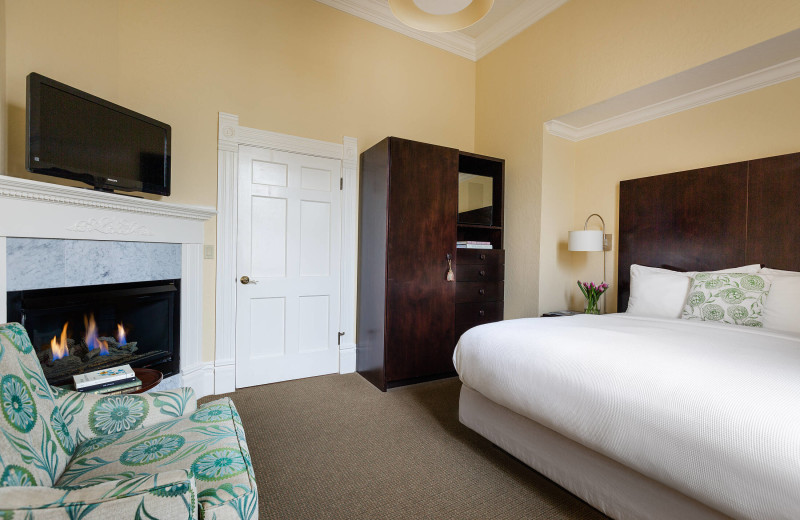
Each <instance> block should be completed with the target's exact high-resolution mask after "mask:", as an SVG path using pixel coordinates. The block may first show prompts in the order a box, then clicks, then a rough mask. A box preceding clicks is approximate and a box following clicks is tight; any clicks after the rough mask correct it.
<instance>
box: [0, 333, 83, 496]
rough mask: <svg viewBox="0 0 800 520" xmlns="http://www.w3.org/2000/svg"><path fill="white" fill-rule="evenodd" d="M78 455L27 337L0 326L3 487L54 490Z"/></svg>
mask: <svg viewBox="0 0 800 520" xmlns="http://www.w3.org/2000/svg"><path fill="white" fill-rule="evenodd" d="M74 450H75V442H74V441H73V439H72V437H71V436H70V435H69V433H68V432H67V430H66V428H64V420H63V418H62V416H61V413H60V410H59V409H58V407H57V406H56V402H55V399H54V398H53V394H52V393H51V392H50V386H49V385H48V384H47V381H46V380H45V377H44V373H43V372H42V367H41V365H40V364H39V360H38V359H37V358H36V353H35V352H34V349H33V345H31V342H30V340H29V339H28V334H27V332H25V329H24V328H23V327H22V326H21V325H20V324H18V323H7V324H4V325H0V486H52V485H53V483H54V482H55V481H56V480H57V479H58V477H59V476H60V475H61V473H62V472H63V471H64V467H65V466H66V465H67V461H68V460H69V458H70V456H72V453H73V451H74Z"/></svg>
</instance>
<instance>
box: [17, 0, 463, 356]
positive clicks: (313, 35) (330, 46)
mask: <svg viewBox="0 0 800 520" xmlns="http://www.w3.org/2000/svg"><path fill="white" fill-rule="evenodd" d="M6 23H7V25H6V27H7V48H6V53H5V55H6V57H7V70H6V74H5V78H6V80H7V86H8V90H7V97H6V102H7V106H8V111H9V117H8V119H9V121H8V123H9V137H8V141H9V142H8V163H9V164H8V173H9V174H11V175H18V176H23V177H29V178H38V179H40V180H44V179H46V180H48V181H49V182H59V181H58V180H57V179H53V178H43V177H39V176H33V175H30V174H27V173H26V172H25V166H24V164H25V161H24V148H25V143H24V135H25V77H26V75H27V74H28V73H29V72H32V71H36V72H39V73H41V74H43V75H45V76H48V77H52V78H54V79H57V80H59V81H62V82H64V83H67V84H69V85H72V86H75V87H77V88H79V89H82V90H86V91H89V92H91V93H93V94H96V95H98V96H100V97H102V98H105V99H109V100H111V101H114V102H116V103H118V104H121V105H123V106H125V107H128V108H131V109H133V110H135V111H138V112H142V113H144V114H146V115H149V116H151V117H154V118H156V119H159V120H161V121H165V122H167V123H169V124H170V125H172V139H173V141H172V168H173V169H172V179H173V181H172V193H173V195H172V196H171V197H169V199H167V200H168V201H170V202H178V203H188V204H199V205H205V206H215V205H216V187H217V119H218V112H229V113H233V114H238V115H239V116H240V124H242V125H244V126H248V127H253V128H261V129H266V130H271V131H275V132H281V133H286V134H292V135H298V136H303V137H310V138H314V139H322V140H327V141H333V142H341V139H342V136H343V135H348V136H353V137H356V138H358V141H359V148H360V149H361V150H363V149H365V148H367V147H369V146H371V145H373V144H374V143H376V142H377V141H379V140H380V139H382V138H384V137H386V136H387V135H396V136H399V137H405V138H410V139H415V140H419V141H425V142H431V143H436V144H439V145H443V146H450V147H454V148H459V149H462V150H468V151H471V150H472V149H473V145H474V125H475V63H473V62H471V61H469V60H466V59H464V58H460V57H457V56H455V55H453V54H450V53H447V52H445V51H443V50H440V49H437V48H434V47H431V46H429V45H425V44H423V43H420V42H417V41H416V40H412V39H410V38H408V37H405V36H402V35H400V34H397V33H395V32H392V31H390V30H388V29H384V28H382V27H379V26H377V25H374V24H372V23H369V22H367V21H364V20H361V19H359V18H356V17H354V16H351V15H348V14H345V13H343V12H341V11H338V10H336V9H332V8H330V7H327V6H325V5H323V4H320V3H318V2H315V1H313V0H269V1H264V0H227V1H224V2H220V1H217V0H169V1H163V0H82V1H81V2H60V1H59V2H54V1H48V0H9V1H8V2H7V4H6ZM206 243H207V244H214V243H215V222H213V221H212V222H209V223H208V224H207V226H206ZM214 271H215V263H214V261H213V260H206V261H205V265H204V274H205V276H204V322H205V326H204V341H203V359H204V360H210V359H213V342H214V324H213V321H214Z"/></svg>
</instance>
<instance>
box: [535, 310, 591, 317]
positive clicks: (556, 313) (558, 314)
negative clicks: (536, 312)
mask: <svg viewBox="0 0 800 520" xmlns="http://www.w3.org/2000/svg"><path fill="white" fill-rule="evenodd" d="M576 314H583V313H582V312H581V311H552V312H545V313H544V314H542V318H563V317H564V316H575V315H576Z"/></svg>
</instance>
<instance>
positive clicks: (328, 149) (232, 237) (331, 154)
mask: <svg viewBox="0 0 800 520" xmlns="http://www.w3.org/2000/svg"><path fill="white" fill-rule="evenodd" d="M240 145H248V146H258V147H261V148H269V149H273V150H281V151H285V152H292V153H299V154H304V155H313V156H317V157H327V158H330V159H337V160H341V161H342V178H343V179H344V190H343V193H342V262H341V265H342V267H343V270H342V282H341V283H342V288H341V293H342V307H341V314H340V324H339V327H340V328H339V330H340V331H343V332H345V338H348V339H349V342H350V343H353V348H354V344H355V312H356V302H355V294H356V287H355V284H356V272H355V269H356V267H355V266H356V265H357V262H356V255H357V240H356V238H357V237H356V233H357V232H358V222H357V213H358V140H357V139H356V138H354V137H344V138H343V140H342V144H338V143H330V142H327V141H319V140H316V139H308V138H305V137H296V136H291V135H285V134H279V133H276V132H269V131H266V130H258V129H255V128H246V127H243V126H239V116H237V115H234V114H226V113H224V112H220V114H219V135H218V145H217V169H218V173H217V179H218V181H217V182H218V185H217V301H216V329H217V333H216V355H215V362H214V391H215V393H217V394H220V393H229V392H233V391H234V390H235V389H236V288H237V286H236V284H237V283H238V282H237V279H236V265H237V263H236V254H237V247H236V241H237V207H236V206H237V180H238V168H239V146H240ZM345 284H347V285H345ZM340 367H341V364H340ZM354 370H355V366H354V367H353V371H354Z"/></svg>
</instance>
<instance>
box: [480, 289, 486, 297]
mask: <svg viewBox="0 0 800 520" xmlns="http://www.w3.org/2000/svg"><path fill="white" fill-rule="evenodd" d="M478 294H480V295H481V296H483V295H484V294H486V291H484V290H483V289H478Z"/></svg>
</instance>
